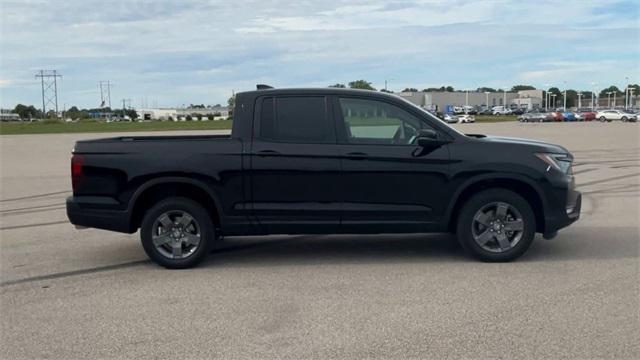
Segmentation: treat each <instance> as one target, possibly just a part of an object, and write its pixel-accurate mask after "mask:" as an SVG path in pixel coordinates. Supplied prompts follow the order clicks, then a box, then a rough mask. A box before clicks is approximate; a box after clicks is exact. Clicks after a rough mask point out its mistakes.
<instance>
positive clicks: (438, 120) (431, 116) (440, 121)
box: [396, 95, 466, 136]
mask: <svg viewBox="0 0 640 360" xmlns="http://www.w3.org/2000/svg"><path fill="white" fill-rule="evenodd" d="M396 96H397V95H396ZM397 97H398V98H400V99H402V101H404V102H405V103H407V104H409V105H411V106H412V107H413V108H414V109H418V110H420V112H421V113H423V114H425V115H427V117H428V118H430V119H432V120H433V121H435V122H438V123H439V124H441V125H443V126H446V127H447V128H449V129H451V131H453V132H455V133H456V134H458V135H462V136H466V135H465V134H463V133H461V132H460V131H458V130H457V129H456V128H454V127H451V126H449V124H447V123H446V122H444V121H442V120H440V119H438V117H436V116H435V115H433V114H432V113H430V112H428V111H427V110H425V109H423V108H421V107H420V106H418V105H416V104H414V103H412V102H411V101H409V100H407V99H405V98H403V97H401V96H397Z"/></svg>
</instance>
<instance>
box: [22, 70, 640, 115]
mask: <svg viewBox="0 0 640 360" xmlns="http://www.w3.org/2000/svg"><path fill="white" fill-rule="evenodd" d="M347 86H348V87H349V88H350V89H362V90H371V91H377V90H376V88H374V87H373V85H372V83H371V82H370V81H366V80H362V79H361V80H354V81H351V82H349V83H347V85H345V84H341V83H337V84H333V85H329V87H333V88H347ZM629 88H632V89H634V90H633V93H634V94H635V95H636V96H637V95H640V85H638V84H633V85H629ZM521 90H536V88H535V87H534V86H531V85H514V86H512V87H511V89H509V90H507V91H510V92H516V91H521ZM542 90H543V91H544V92H547V93H550V94H554V95H555V102H556V103H557V104H560V103H562V104H564V95H565V92H564V91H563V90H560V89H559V88H557V87H551V88H549V89H547V90H544V89H542ZM380 91H381V92H387V93H393V91H391V90H387V89H381V90H380ZM418 91H419V90H418V89H417V88H409V87H408V88H404V89H403V90H402V91H401V92H418ZM422 91H423V92H455V91H457V92H464V91H465V90H456V89H454V87H453V86H450V85H448V86H440V87H429V88H425V89H422ZM475 91H477V92H503V91H504V90H503V89H495V88H491V87H484V86H483V87H479V88H477V89H476V90H475ZM579 92H580V93H581V94H582V95H581V96H582V99H585V100H587V99H591V97H592V92H591V91H588V90H587V91H578V90H573V89H568V90H566V96H567V107H574V106H576V105H577V104H578V93H579ZM624 93H625V92H624V89H622V90H621V89H619V88H618V87H617V86H615V85H611V86H609V87H606V88H604V89H602V90H600V92H599V93H598V97H599V98H607V97H608V96H609V94H611V97H613V95H614V94H615V96H616V97H617V98H621V97H622V96H624ZM545 95H546V94H545ZM234 102H235V99H234V97H231V98H229V100H228V101H227V104H228V106H229V115H230V117H231V116H233V115H232V111H233V106H234ZM215 106H220V105H219V104H216V105H215ZM207 107H208V106H207ZM190 108H195V109H197V108H205V105H193V104H190ZM13 112H14V113H16V114H18V116H20V118H21V119H23V120H28V119H56V118H57V117H58V116H57V114H56V113H55V111H53V110H49V111H47V113H46V114H42V110H40V109H38V108H36V107H35V106H33V105H23V104H18V105H16V107H15V108H14V109H13ZM91 113H111V114H112V115H113V116H118V117H124V115H126V116H128V117H129V118H130V119H136V118H138V113H137V112H136V111H135V110H133V109H125V110H122V109H111V108H109V107H106V108H93V109H79V108H78V107H76V106H72V107H70V108H69V109H68V110H66V111H64V114H63V116H64V117H65V118H71V119H89V118H91ZM43 115H44V116H43Z"/></svg>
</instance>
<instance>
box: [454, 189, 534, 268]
mask: <svg viewBox="0 0 640 360" xmlns="http://www.w3.org/2000/svg"><path fill="white" fill-rule="evenodd" d="M535 230H536V219H535V215H534V213H533V210H532V209H531V206H530V205H529V203H528V202H527V201H526V200H525V199H524V198H523V197H521V196H520V195H518V194H516V193H514V192H512V191H509V190H503V189H489V190H484V191H482V192H480V193H478V194H476V195H474V196H472V197H471V198H470V199H469V200H468V201H467V202H466V204H465V205H464V206H463V207H462V210H461V212H460V215H459V217H458V224H457V234H458V241H459V242H460V244H461V245H462V247H463V248H464V249H465V251H466V252H467V253H469V254H470V255H472V256H474V257H476V258H478V259H480V260H482V261H489V262H504V261H511V260H514V259H516V258H518V257H519V256H521V255H522V254H524V252H525V251H527V249H528V248H529V246H531V243H532V242H533V238H534V236H535Z"/></svg>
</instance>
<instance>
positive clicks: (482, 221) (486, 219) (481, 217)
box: [474, 212, 491, 227]
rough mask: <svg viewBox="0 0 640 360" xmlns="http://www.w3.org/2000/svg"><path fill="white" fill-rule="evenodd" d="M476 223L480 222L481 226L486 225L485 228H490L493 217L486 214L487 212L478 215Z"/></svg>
mask: <svg viewBox="0 0 640 360" xmlns="http://www.w3.org/2000/svg"><path fill="white" fill-rule="evenodd" d="M474 220H475V221H477V222H479V223H480V224H482V225H484V226H487V227H488V226H489V221H491V215H489V214H487V213H485V212H480V213H479V214H478V215H476V217H475V219H474Z"/></svg>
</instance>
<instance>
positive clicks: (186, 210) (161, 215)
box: [140, 197, 215, 269]
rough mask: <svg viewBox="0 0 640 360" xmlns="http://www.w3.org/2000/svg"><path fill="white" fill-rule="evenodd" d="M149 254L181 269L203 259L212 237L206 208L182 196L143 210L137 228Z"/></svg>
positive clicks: (158, 262)
mask: <svg viewBox="0 0 640 360" xmlns="http://www.w3.org/2000/svg"><path fill="white" fill-rule="evenodd" d="M140 238H141V240H142V247H143V248H144V251H145V252H146V253H147V255H148V256H149V258H151V260H153V261H154V262H155V263H157V264H158V265H161V266H164V267H166V268H170V269H184V268H189V267H193V266H195V265H197V264H198V263H199V262H201V261H202V260H204V259H205V257H206V256H207V254H209V250H210V249H211V246H212V245H213V241H214V239H215V230H214V226H213V222H212V220H211V216H210V214H209V212H208V211H207V210H206V209H205V208H204V207H203V206H202V205H200V204H199V203H197V202H195V201H193V200H191V199H188V198H183V197H171V198H167V199H164V200H162V201H160V202H158V203H157V204H155V205H154V206H153V207H151V208H150V209H149V210H148V211H147V212H146V214H145V216H144V219H143V220H142V226H141V228H140Z"/></svg>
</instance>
